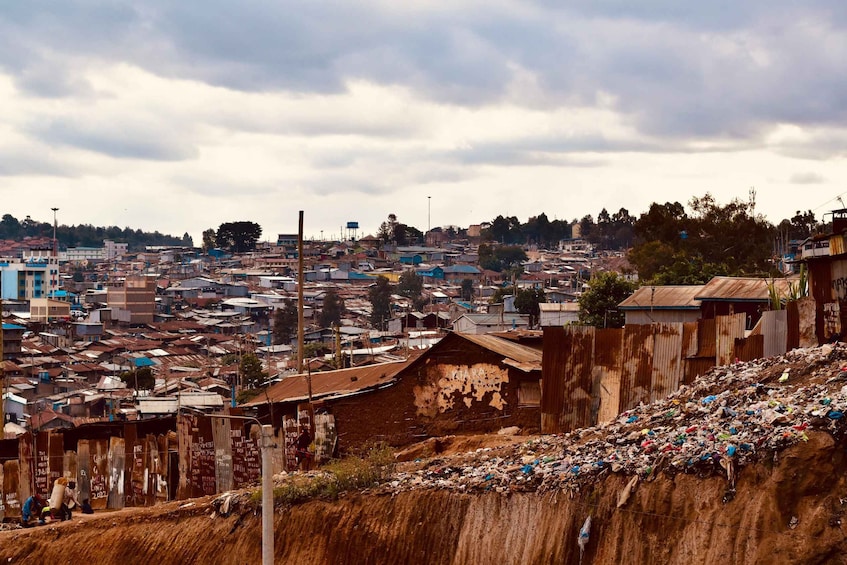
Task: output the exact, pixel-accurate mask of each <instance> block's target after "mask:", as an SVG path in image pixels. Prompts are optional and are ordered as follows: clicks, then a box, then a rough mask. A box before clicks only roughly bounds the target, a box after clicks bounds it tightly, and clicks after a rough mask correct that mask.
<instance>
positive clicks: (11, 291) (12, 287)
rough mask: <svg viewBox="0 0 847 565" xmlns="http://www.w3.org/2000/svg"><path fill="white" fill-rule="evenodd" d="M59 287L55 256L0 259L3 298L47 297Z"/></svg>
mask: <svg viewBox="0 0 847 565" xmlns="http://www.w3.org/2000/svg"><path fill="white" fill-rule="evenodd" d="M58 289H59V261H58V258H57V257H49V256H31V257H25V258H23V259H0V297H2V298H3V299H4V300H32V299H33V298H47V297H50V296H52V295H53V294H54V293H55V292H56V291H57V290H58Z"/></svg>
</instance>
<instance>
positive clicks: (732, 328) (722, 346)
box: [715, 314, 747, 365]
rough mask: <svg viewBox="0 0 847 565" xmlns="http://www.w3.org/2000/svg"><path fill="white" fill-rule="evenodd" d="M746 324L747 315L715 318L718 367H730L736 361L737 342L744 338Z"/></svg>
mask: <svg viewBox="0 0 847 565" xmlns="http://www.w3.org/2000/svg"><path fill="white" fill-rule="evenodd" d="M746 323H747V315H746V314H732V315H730V316H718V317H717V318H715V335H716V343H715V347H716V350H717V351H716V357H717V359H716V361H717V364H718V365H730V364H731V363H732V362H733V361H734V360H735V340H736V339H740V338H743V337H744V328H745V326H746Z"/></svg>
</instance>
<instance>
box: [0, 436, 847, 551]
mask: <svg viewBox="0 0 847 565" xmlns="http://www.w3.org/2000/svg"><path fill="white" fill-rule="evenodd" d="M845 470H847V465H845V450H844V444H843V442H836V441H835V440H833V438H832V436H830V435H828V434H826V433H814V434H812V435H811V436H810V440H809V442H808V443H804V444H801V445H797V446H794V447H792V448H789V449H788V450H786V451H784V452H782V453H780V454H779V457H778V460H777V461H776V462H774V461H773V460H772V459H768V460H767V461H765V462H764V463H759V464H756V465H752V466H749V467H746V468H745V469H743V470H742V471H741V473H740V475H739V478H738V483H737V489H736V493H735V496H734V498H732V499H731V500H728V501H726V502H725V501H724V499H725V498H726V496H725V495H726V491H727V481H726V479H725V478H724V477H718V476H712V477H707V478H698V477H696V476H693V475H676V476H675V477H669V476H658V477H656V478H655V480H653V481H649V480H648V481H645V482H641V483H639V484H638V485H637V487H636V488H635V490H634V491H633V493H632V496H631V497H630V498H629V500H628V502H627V503H626V504H625V505H624V506H623V507H622V508H617V504H618V498H619V495H620V493H621V492H622V490H623V489H624V487H625V485H626V483H627V482H628V481H629V479H630V477H628V476H623V475H620V476H618V475H612V476H610V477H607V478H605V479H604V480H602V481H601V482H599V483H597V484H595V485H592V486H589V487H588V488H584V489H583V490H582V491H581V492H579V493H575V494H573V495H571V494H570V493H568V492H565V491H560V492H546V493H515V494H512V495H502V494H496V493H490V494H481V495H480V494H474V495H467V494H457V493H455V492H448V491H432V490H413V491H408V492H401V493H398V494H396V495H395V496H391V495H368V494H365V495H352V496H346V497H344V498H342V499H341V500H338V501H334V502H322V501H314V502H308V503H305V504H301V505H297V506H295V507H292V508H278V509H277V517H276V540H275V543H276V556H277V562H278V563H298V564H315V565H318V564H321V565H323V564H326V563H339V564H341V563H379V564H393V563H396V564H406V563H445V564H446V563H457V564H465V563H515V564H517V563H521V564H524V563H579V548H578V546H577V543H576V542H577V534H578V532H579V528H580V526H582V524H583V522H584V520H585V518H586V516H588V515H589V514H590V515H591V517H592V527H591V534H590V538H589V542H588V545H587V548H586V553H585V557H584V560H583V563H586V564H588V563H593V564H609V565H612V564H618V563H632V564H649V563H657V564H658V563H680V564H682V563H685V564H686V565H692V564H701V563H702V564H704V565H705V564H714V563H769V564H770V563H809V564H812V563H814V564H818V563H847V557H845V556H847V542H845V533H844V528H843V526H842V523H841V521H842V519H843V517H844V512H845V510H847V481H845V478H844V476H845ZM842 500H843V502H842ZM210 502H211V501H210V500H209V499H201V500H197V501H194V503H193V505H192V506H189V507H186V508H180V506H181V505H184V504H185V503H182V504H178V503H173V504H169V505H165V506H163V507H157V508H152V509H142V508H138V509H128V510H124V511H120V512H114V513H111V514H101V515H98V516H95V517H93V518H88V519H82V518H77V519H75V520H74V521H72V522H70V523H64V524H59V525H55V526H52V525H48V526H43V527H40V528H34V529H30V530H19V531H12V532H4V533H2V534H0V559H2V562H4V563H23V562H24V561H30V560H33V559H34V560H37V561H39V562H47V563H73V564H80V563H90V564H96V563H122V564H134V563H138V564H149V563H158V564H163V565H164V564H170V563H232V564H242V563H259V562H260V561H261V540H260V536H259V528H260V517H259V515H258V514H256V513H255V512H254V511H252V510H248V509H244V508H239V509H236V510H235V511H234V512H233V513H232V514H230V515H229V516H228V517H225V518H224V517H220V516H216V517H214V518H212V517H211V516H212V513H213V510H212V507H211V505H210Z"/></svg>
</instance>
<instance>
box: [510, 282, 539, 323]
mask: <svg viewBox="0 0 847 565" xmlns="http://www.w3.org/2000/svg"><path fill="white" fill-rule="evenodd" d="M545 300H546V298H545V295H544V289H541V288H538V289H535V288H522V289H520V290H518V293H517V294H516V295H515V308H516V309H517V311H518V312H520V313H521V314H528V315H529V327H530V328H534V327H535V326H536V324H537V323H538V320H539V317H540V316H541V307H540V306H539V304H541V303H542V302H544V301H545Z"/></svg>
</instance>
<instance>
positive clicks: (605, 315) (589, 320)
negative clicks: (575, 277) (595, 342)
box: [579, 272, 636, 328]
mask: <svg viewBox="0 0 847 565" xmlns="http://www.w3.org/2000/svg"><path fill="white" fill-rule="evenodd" d="M588 284H589V287H588V290H586V291H585V292H583V293H582V296H580V297H579V321H580V322H581V323H583V324H588V325H591V326H596V327H598V328H603V327H607V328H620V327H622V326H623V325H624V320H625V317H624V315H623V312H619V311H618V309H617V308H618V304H620V303H621V302H622V301H623V300H624V299H625V298H626V297H627V296H629V295H631V294H632V293H633V292H635V289H636V285H635V284H634V283H631V282H629V281H628V280H626V279H625V278H624V277H623V276H621V275H619V274H618V273H614V272H602V273H597V274H596V275H594V276H593V277H592V278H591V281H590V282H589V283H588Z"/></svg>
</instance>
